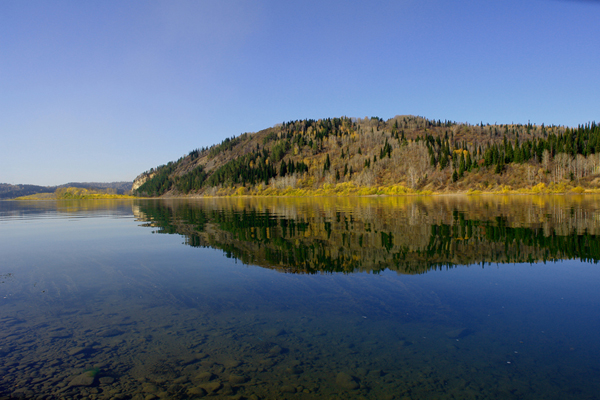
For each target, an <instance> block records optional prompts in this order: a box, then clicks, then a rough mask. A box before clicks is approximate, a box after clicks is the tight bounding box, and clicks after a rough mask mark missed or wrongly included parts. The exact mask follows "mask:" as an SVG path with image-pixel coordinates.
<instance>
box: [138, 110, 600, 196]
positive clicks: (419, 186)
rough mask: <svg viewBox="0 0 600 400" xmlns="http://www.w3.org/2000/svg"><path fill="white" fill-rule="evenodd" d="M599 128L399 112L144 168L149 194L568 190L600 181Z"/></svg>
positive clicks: (231, 144) (143, 187) (298, 128)
mask: <svg viewBox="0 0 600 400" xmlns="http://www.w3.org/2000/svg"><path fill="white" fill-rule="evenodd" d="M598 153H600V126H598V125H596V124H595V123H588V124H586V125H580V126H578V127H577V128H569V127H563V126H544V125H540V126H538V125H532V124H527V125H521V124H517V125H484V124H483V123H482V124H480V125H470V124H465V123H456V122H451V121H443V122H442V121H439V120H438V121H434V120H427V119H425V118H422V117H415V116H396V117H394V118H391V119H389V120H387V121H384V120H383V119H381V118H377V117H371V118H364V119H360V118H358V119H356V118H347V117H341V118H331V119H322V120H318V121H316V120H302V121H290V122H287V123H283V124H280V125H277V126H274V127H272V128H268V129H265V130H262V131H260V132H257V133H244V134H241V135H240V136H237V137H232V138H228V139H225V140H224V141H223V142H221V143H220V144H216V145H214V146H212V147H210V148H203V149H196V150H193V151H191V152H190V153H189V154H188V155H187V156H184V157H181V158H180V159H179V160H177V161H173V162H169V163H168V164H166V165H161V166H159V167H157V168H152V169H150V170H149V171H146V172H144V173H143V174H141V175H139V176H138V177H137V178H136V179H135V181H134V184H133V191H134V194H137V195H144V196H179V195H232V194H238V195H242V194H249V195H256V194H304V193H307V194H310V193H317V194H319V193H336V192H338V193H340V192H342V193H357V194H375V193H391V194H394V193H398V194H399V193H410V192H417V191H418V192H461V191H463V192H464V191H467V190H479V191H510V190H525V189H529V190H534V191H546V190H550V191H565V190H569V189H573V188H576V190H579V191H582V190H584V189H592V190H593V189H597V188H598V186H599V185H600V175H599V174H598V172H599V167H600V158H599V157H598Z"/></svg>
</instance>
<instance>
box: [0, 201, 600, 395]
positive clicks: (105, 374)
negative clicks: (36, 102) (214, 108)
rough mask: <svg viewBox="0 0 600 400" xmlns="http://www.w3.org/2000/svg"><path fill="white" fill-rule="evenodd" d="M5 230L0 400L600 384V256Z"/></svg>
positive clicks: (133, 226)
mask: <svg viewBox="0 0 600 400" xmlns="http://www.w3.org/2000/svg"><path fill="white" fill-rule="evenodd" d="M110 210H112V209H109V211H110ZM0 236H2V237H1V238H0V239H2V240H1V241H0V243H2V244H0V250H1V254H2V255H3V261H2V270H0V275H1V276H0V328H1V329H0V360H1V361H0V399H12V398H23V399H77V400H83V399H140V400H141V399H144V400H151V399H195V398H223V399H317V398H319V399H321V398H325V399H347V398H357V399H361V398H364V399H459V398H460V399H469V398H471V399H500V398H522V399H538V398H542V399H559V398H560V399H593V398H597V397H596V396H597V393H599V390H600V383H599V382H598V380H597V376H598V373H599V372H600V362H599V361H598V360H599V359H600V357H599V356H600V345H599V344H598V342H597V337H596V335H597V332H598V328H599V327H600V318H599V317H598V314H597V310H598V305H600V295H598V294H597V291H596V289H595V288H596V287H597V284H598V283H600V274H599V273H598V271H597V270H598V268H597V264H595V263H594V262H583V261H579V260H571V261H564V262H557V263H548V264H544V263H534V264H495V265H486V266H485V267H482V266H480V265H466V266H460V267H456V268H451V269H439V270H433V271H430V272H427V273H424V274H417V275H406V274H399V273H397V272H393V271H383V272H379V273H366V272H360V273H353V274H352V273H346V274H342V273H318V274H293V273H282V272H280V271H277V270H273V269H268V268H261V267H258V266H255V265H251V264H242V263H240V262H239V261H238V260H237V259H236V258H234V257H226V256H224V254H223V251H222V250H216V249H212V248H193V247H190V246H182V244H181V237H180V236H178V235H169V236H165V235H153V234H152V232H151V230H149V229H147V228H144V227H141V226H140V223H139V221H138V220H136V219H135V218H133V216H132V215H131V214H128V212H126V211H123V212H120V213H116V212H115V211H114V210H113V211H111V212H107V211H106V210H104V211H103V213H101V214H93V213H92V214H91V215H88V214H86V213H83V212H80V213H79V214H77V215H76V216H75V217H73V215H68V217H64V216H60V215H58V216H57V215H55V214H51V218H40V217H31V216H28V217H25V218H23V217H19V218H14V217H10V218H9V217H6V216H4V217H3V218H0Z"/></svg>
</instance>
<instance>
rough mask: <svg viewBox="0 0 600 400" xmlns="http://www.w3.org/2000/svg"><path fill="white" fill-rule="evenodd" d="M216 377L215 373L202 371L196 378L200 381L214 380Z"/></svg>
mask: <svg viewBox="0 0 600 400" xmlns="http://www.w3.org/2000/svg"><path fill="white" fill-rule="evenodd" d="M214 378H215V375H214V374H213V373H212V372H201V373H199V374H198V375H196V378H195V379H196V380H197V381H200V382H208V381H212V380H213V379H214Z"/></svg>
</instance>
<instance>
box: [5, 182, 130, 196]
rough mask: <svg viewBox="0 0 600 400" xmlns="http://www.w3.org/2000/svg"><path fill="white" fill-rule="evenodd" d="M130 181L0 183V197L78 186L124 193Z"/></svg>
mask: <svg viewBox="0 0 600 400" xmlns="http://www.w3.org/2000/svg"><path fill="white" fill-rule="evenodd" d="M131 185H132V182H70V183H65V184H64V185H59V186H38V185H11V184H8V183H0V199H14V198H17V197H24V196H31V195H35V194H44V193H48V194H53V193H55V192H56V189H59V188H80V189H89V190H97V191H101V190H107V189H112V191H114V193H115V194H126V193H128V192H129V191H131Z"/></svg>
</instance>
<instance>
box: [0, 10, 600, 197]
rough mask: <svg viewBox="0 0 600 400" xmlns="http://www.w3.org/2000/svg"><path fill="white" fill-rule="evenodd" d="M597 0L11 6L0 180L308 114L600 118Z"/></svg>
mask: <svg viewBox="0 0 600 400" xmlns="http://www.w3.org/2000/svg"><path fill="white" fill-rule="evenodd" d="M599 19H600V2H597V1H558V0H532V1H527V2H522V1H516V0H507V1H501V0H491V1H485V2H481V1H475V0H472V1H459V2H444V1H439V0H422V1H416V0H401V1H381V2H376V3H364V2H358V1H354V2H346V1H327V0H325V1H308V2H277V1H256V2H250V1H229V2H220V1H202V2H195V1H178V2H168V1H155V2H142V1H131V2H118V1H106V2H77V1H58V2H39V1H4V2H0V92H1V93H2V96H0V110H1V111H0V132H1V134H2V139H3V143H2V144H3V145H2V146H0V182H2V183H13V184H18V183H28V184H37V185H58V184H63V183H66V182H77V181H87V182H90V181H96V182H109V181H124V180H133V179H134V178H135V176H136V175H138V174H139V173H141V172H143V171H145V170H147V169H149V168H151V167H155V166H157V165H159V164H163V163H166V162H168V161H171V160H175V159H177V158H179V157H181V156H182V155H184V154H187V153H188V152H189V151H190V150H192V149H195V148H199V147H204V146H210V145H212V144H215V143H218V142H220V141H222V140H223V139H224V138H226V137H231V136H237V135H239V134H240V133H243V132H252V131H258V130H261V129H264V128H267V127H270V126H273V125H275V124H277V123H280V122H283V121H289V120H296V119H304V118H312V119H318V118H328V117H339V116H342V115H346V116H350V117H364V116H379V117H381V118H384V119H388V118H391V117H393V116H394V115H397V114H413V115H421V116H424V117H427V118H430V119H436V120H437V119H441V120H445V119H448V120H453V121H458V122H469V123H473V124H477V123H479V122H481V121H482V122H483V123H484V124H485V123H490V124H493V123H511V122H514V123H527V122H528V121H531V122H532V123H536V124H541V123H544V124H546V125H551V124H554V125H568V126H576V125H577V124H583V123H586V122H589V121H592V120H596V121H598V120H600V117H599V116H598V110H600V100H599V97H598V95H597V93H598V89H599V88H600V72H599V69H598V66H599V65H600V52H598V49H599V48H600V25H599V24H598V23H597V21H598V20H599Z"/></svg>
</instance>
